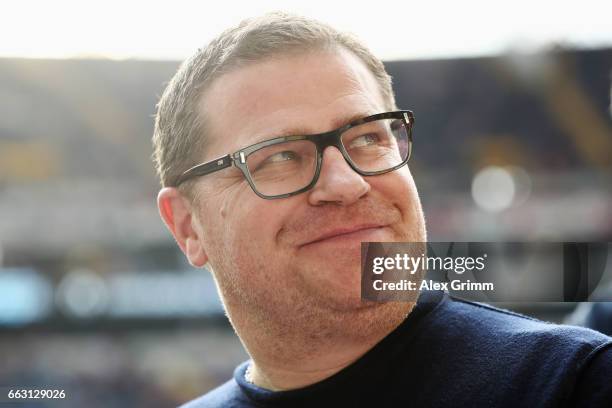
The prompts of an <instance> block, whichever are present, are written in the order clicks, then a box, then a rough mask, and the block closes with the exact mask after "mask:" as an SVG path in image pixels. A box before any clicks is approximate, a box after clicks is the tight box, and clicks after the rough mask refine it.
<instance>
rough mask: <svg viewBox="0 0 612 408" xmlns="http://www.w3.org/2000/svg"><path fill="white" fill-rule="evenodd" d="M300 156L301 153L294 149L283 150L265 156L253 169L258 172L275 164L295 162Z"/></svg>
mask: <svg viewBox="0 0 612 408" xmlns="http://www.w3.org/2000/svg"><path fill="white" fill-rule="evenodd" d="M299 158H300V157H299V154H298V153H296V152H294V151H293V150H283V151H280V152H276V153H273V154H271V155H269V156H267V157H265V159H263V160H261V161H260V162H259V164H257V165H255V166H253V167H252V171H253V172H256V171H259V170H262V169H265V168H267V167H268V166H271V165H275V164H283V163H290V162H295V161H297V160H298V159H299Z"/></svg>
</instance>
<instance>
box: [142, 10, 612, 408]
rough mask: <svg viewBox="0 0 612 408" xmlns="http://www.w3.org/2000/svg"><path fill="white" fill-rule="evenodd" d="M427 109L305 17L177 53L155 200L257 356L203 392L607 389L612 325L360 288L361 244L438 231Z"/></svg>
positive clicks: (269, 20)
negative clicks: (426, 193)
mask: <svg viewBox="0 0 612 408" xmlns="http://www.w3.org/2000/svg"><path fill="white" fill-rule="evenodd" d="M388 112H390V113H388ZM378 114H382V115H378ZM364 118H365V119H364ZM413 122H414V119H413V117H412V115H411V113H409V112H406V111H398V109H397V107H396V106H395V101H394V96H393V92H392V89H391V83H390V78H389V76H388V75H387V74H386V72H385V70H384V67H383V65H382V63H381V62H380V61H379V60H378V59H376V58H375V57H374V56H373V55H372V54H371V53H370V52H369V51H368V50H367V48H365V47H364V46H363V45H361V44H360V43H359V42H357V41H356V40H354V39H352V38H351V37H349V36H347V35H345V34H342V33H338V32H337V31H335V30H333V29H332V28H330V27H329V26H326V25H323V24H321V23H318V22H315V21H311V20H308V19H304V18H299V17H295V16H289V15H284V14H279V13H275V14H269V15H266V16H263V17H261V18H258V19H253V20H249V21H245V22H243V23H242V24H240V25H239V26H238V27H235V28H232V29H230V30H227V31H225V32H224V33H222V34H221V35H220V36H219V37H218V38H216V39H215V40H213V41H212V42H211V43H210V44H209V45H208V46H207V47H206V48H204V49H201V50H198V52H197V53H196V54H195V55H194V56H193V57H191V58H190V59H189V60H187V61H186V62H185V63H184V64H183V65H182V66H181V67H180V69H179V71H178V72H177V74H176V75H175V77H174V78H173V79H172V81H171V82H170V83H169V85H168V87H167V89H166V90H165V92H164V94H163V96H162V98H161V101H160V103H159V106H158V113H157V118H156V125H155V134H154V146H155V159H156V164H157V170H158V173H159V175H160V178H161V181H162V185H163V188H162V190H161V191H160V193H159V196H158V205H159V209H160V213H161V216H162V218H163V220H164V222H165V223H166V225H167V227H168V228H169V230H170V231H171V232H172V234H173V236H174V237H175V239H176V242H177V243H178V245H179V246H180V248H181V250H182V251H183V252H184V253H185V255H186V256H187V258H188V260H189V262H190V263H191V264H192V265H193V266H195V267H203V266H205V265H207V264H208V266H209V267H210V269H211V270H212V273H213V275H214V278H215V281H216V283H217V286H218V289H219V293H220V296H221V299H222V301H223V304H224V306H225V309H226V311H227V315H228V317H229V319H230V321H231V323H232V325H233V327H234V329H235V330H236V333H237V334H238V336H239V337H240V339H241V341H242V343H243V345H244V347H245V349H246V350H247V352H248V353H249V355H250V356H251V360H250V361H249V362H246V363H244V364H242V365H240V366H239V367H238V368H237V369H236V371H235V374H234V379H232V380H230V381H229V382H227V383H226V384H224V385H222V386H221V387H219V388H217V389H216V390H213V391H212V392H210V393H208V394H207V395H205V396H203V397H201V398H199V399H197V400H195V401H193V402H191V403H190V404H187V406H188V407H217V406H218V407H267V406H282V407H285V406H286V407H299V406H309V407H318V406H413V405H414V406H442V405H445V406H559V405H563V404H569V403H572V404H579V403H585V404H587V405H590V406H593V405H597V404H604V403H608V402H609V401H610V400H609V398H611V396H612V391H611V388H610V384H609V375H610V374H611V373H612V369H611V367H610V364H612V349H611V347H612V342H611V339H610V338H608V337H606V336H603V335H599V334H597V333H596V332H592V331H587V330H581V329H574V328H568V327H562V326H555V325H549V324H545V323H542V322H538V321H535V320H532V319H529V318H526V317H522V316H518V315H515V314H512V313H510V312H506V311H501V310H497V309H493V308H489V307H487V306H483V305H477V304H472V303H469V302H463V301H458V300H456V299H452V298H450V297H448V295H446V294H444V293H440V292H428V293H425V294H422V295H421V297H420V299H419V302H418V304H417V305H416V306H415V304H414V302H413V303H410V302H406V303H400V302H388V303H375V302H365V301H362V300H361V298H360V262H361V260H360V242H362V241H363V242H368V241H389V242H392V241H406V242H424V241H426V232H425V221H424V217H423V213H422V210H421V205H420V201H419V197H418V194H417V190H416V187H415V184H414V181H413V179H412V176H411V173H410V170H409V168H408V167H407V166H406V165H405V164H406V162H407V160H408V157H409V153H410V143H411V131H412V125H413ZM293 135H295V136H296V137H287V136H293ZM313 135H314V136H313ZM602 375H607V376H608V378H605V379H602V378H600V376H602Z"/></svg>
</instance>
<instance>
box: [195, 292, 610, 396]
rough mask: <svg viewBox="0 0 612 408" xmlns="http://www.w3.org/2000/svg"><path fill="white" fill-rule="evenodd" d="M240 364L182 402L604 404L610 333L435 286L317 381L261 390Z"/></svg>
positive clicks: (608, 373) (608, 371)
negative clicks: (379, 336) (360, 351)
mask: <svg viewBox="0 0 612 408" xmlns="http://www.w3.org/2000/svg"><path fill="white" fill-rule="evenodd" d="M248 363H249V362H245V363H243V364H241V365H240V366H238V367H237V368H236V370H235V372H234V378H233V379H232V380H230V381H228V382H226V383H225V384H223V385H222V386H220V387H218V388H216V389H215V390H213V391H211V392H209V393H208V394H206V395H204V396H202V397H200V398H198V399H196V400H194V401H191V402H190V403H188V404H187V405H185V406H184V408H204V407H228V408H230V407H329V406H339V407H345V406H346V407H349V406H350V407H565V406H571V407H574V406H580V407H582V406H584V407H612V338H610V337H607V336H604V335H602V334H600V333H598V332H595V331H592V330H588V329H582V328H578V327H572V326H560V325H555V324H550V323H544V322H541V321H538V320H535V319H531V318H529V317H525V316H521V315H518V314H515V313H512V312H509V311H506V310H501V309H497V308H493V307H491V306H486V305H482V304H478V303H473V302H467V301H463V300H459V299H456V298H452V297H449V296H448V295H447V294H444V293H442V292H428V293H424V294H422V295H421V297H420V298H419V303H418V305H417V306H416V307H415V309H414V310H413V311H412V313H410V315H409V316H408V317H407V318H406V320H405V321H404V322H403V323H402V324H401V325H400V326H399V327H398V328H397V329H396V330H394V331H393V332H392V333H391V334H389V335H388V336H387V337H386V338H385V339H383V340H382V341H381V342H380V343H378V344H377V345H376V346H375V347H374V348H372V349H371V350H370V351H369V352H368V353H366V354H365V355H364V356H363V357H361V358H360V359H359V360H357V361H356V362H355V363H353V364H352V365H350V366H349V367H346V368H345V369H344V370H342V371H340V372H339V373H337V374H335V375H333V376H332V377H330V378H327V379H325V380H323V381H321V382H319V383H316V384H313V385H310V386H308V387H305V388H301V389H297V390H291V391H282V392H273V391H269V390H266V389H262V388H259V387H257V386H255V385H253V384H249V383H247V382H246V381H245V380H244V373H245V370H246V367H247V365H248Z"/></svg>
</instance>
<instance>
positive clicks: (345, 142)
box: [174, 110, 414, 199]
mask: <svg viewBox="0 0 612 408" xmlns="http://www.w3.org/2000/svg"><path fill="white" fill-rule="evenodd" d="M413 124H414V114H413V113H412V112H411V111H408V110H401V111H394V112H385V113H379V114H376V115H372V116H368V117H366V118H362V119H358V120H356V121H353V122H351V123H349V124H347V125H345V126H342V127H340V128H338V129H335V130H331V131H329V132H325V133H318V134H314V135H303V136H284V137H277V138H274V139H269V140H265V141H263V142H259V143H255V144H253V145H250V146H247V147H245V148H242V149H240V150H238V151H236V152H234V153H231V154H227V155H225V156H223V157H219V158H218V159H215V160H211V161H208V162H205V163H201V164H198V165H195V166H193V167H191V168H190V169H188V170H186V171H185V172H183V173H182V174H181V175H180V176H179V177H178V179H177V181H176V183H175V184H174V186H175V187H178V186H179V185H180V184H181V183H184V182H185V181H187V180H190V179H192V178H194V177H200V176H204V175H207V174H211V173H214V172H216V171H219V170H223V169H225V168H227V167H230V166H232V164H233V165H234V166H236V167H237V168H239V169H240V170H241V171H242V174H244V177H245V178H246V180H247V182H248V183H249V185H250V186H251V188H252V189H253V191H254V192H255V194H257V195H258V196H259V197H261V198H265V199H275V198H284V197H290V196H293V195H296V194H300V193H303V192H305V191H307V190H309V189H311V188H312V187H314V185H315V184H316V183H317V180H318V179H319V175H320V173H321V163H322V161H323V151H324V150H325V148H326V147H328V146H334V147H336V148H338V150H340V152H341V153H342V156H343V157H344V159H345V160H346V162H347V163H348V164H349V166H350V167H351V168H352V169H353V170H354V171H355V172H357V173H358V174H360V175H362V176H376V175H379V174H384V173H388V172H390V171H393V170H396V169H398V168H400V167H402V166H403V165H405V164H406V163H407V162H408V159H409V158H410V153H411V151H412V126H413Z"/></svg>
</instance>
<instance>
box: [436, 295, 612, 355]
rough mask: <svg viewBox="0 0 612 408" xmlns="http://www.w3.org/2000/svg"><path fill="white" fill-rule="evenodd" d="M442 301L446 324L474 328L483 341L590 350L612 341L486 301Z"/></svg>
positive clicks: (586, 331) (441, 315) (442, 317)
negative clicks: (488, 303) (545, 344)
mask: <svg viewBox="0 0 612 408" xmlns="http://www.w3.org/2000/svg"><path fill="white" fill-rule="evenodd" d="M444 303H445V305H444V307H442V308H441V310H440V316H439V318H440V319H441V320H442V321H443V322H444V323H445V324H449V323H453V322H454V323H456V324H457V326H458V327H461V329H462V330H467V331H468V332H470V331H475V332H477V333H478V334H480V335H481V336H482V337H484V340H485V341H487V340H495V339H497V340H499V341H502V342H508V341H512V342H514V343H518V344H520V343H528V344H530V345H532V346H535V345H537V344H540V343H543V342H544V343H546V342H553V343H552V344H550V343H548V344H547V346H549V347H550V346H551V345H557V346H558V347H560V348H576V347H578V348H584V349H585V350H591V351H592V350H594V349H595V348H597V347H599V346H601V345H604V344H607V343H610V342H612V338H610V337H608V336H606V335H604V334H602V333H599V332H597V331H594V330H591V329H587V328H583V327H577V326H568V325H561V324H555V323H549V322H544V321H541V320H538V319H534V318H532V317H528V316H524V315H521V314H519V313H515V312H512V311H509V310H505V309H500V308H497V307H494V306H490V305H487V304H482V303H477V302H470V301H466V300H462V299H458V298H454V297H448V298H447V299H445V302H444ZM463 334H465V332H463Z"/></svg>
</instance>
